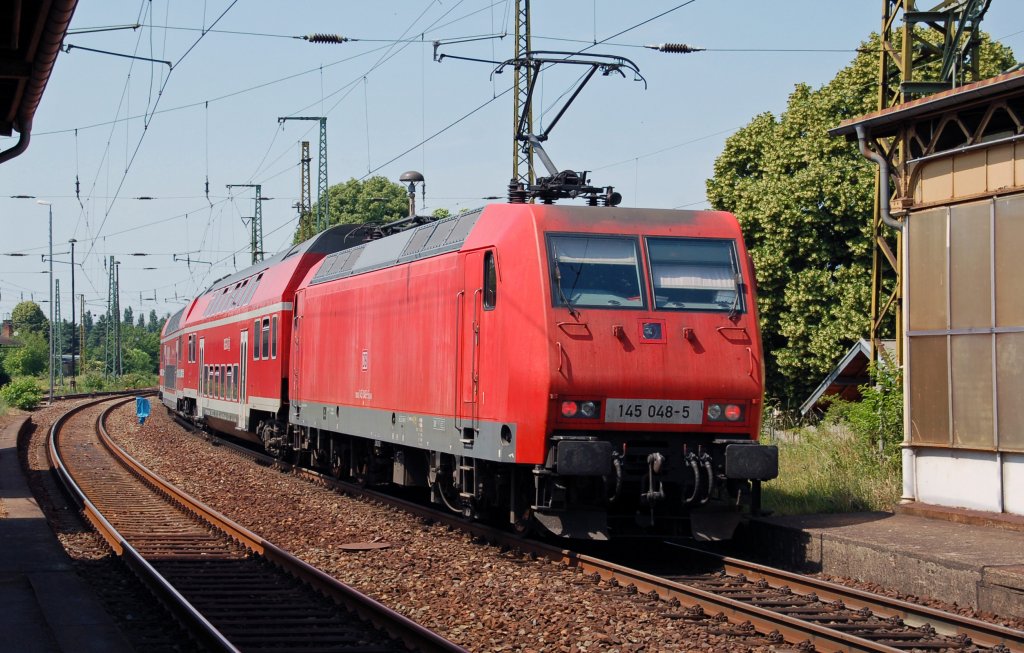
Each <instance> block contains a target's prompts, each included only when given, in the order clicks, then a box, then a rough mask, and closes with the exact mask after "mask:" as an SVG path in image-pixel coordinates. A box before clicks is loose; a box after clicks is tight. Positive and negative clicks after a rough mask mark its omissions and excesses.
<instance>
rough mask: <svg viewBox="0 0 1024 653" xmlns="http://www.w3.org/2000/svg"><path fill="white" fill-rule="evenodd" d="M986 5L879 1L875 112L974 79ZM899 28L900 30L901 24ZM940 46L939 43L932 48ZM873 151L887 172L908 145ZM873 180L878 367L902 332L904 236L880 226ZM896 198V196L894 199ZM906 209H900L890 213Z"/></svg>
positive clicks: (884, 143)
mask: <svg viewBox="0 0 1024 653" xmlns="http://www.w3.org/2000/svg"><path fill="white" fill-rule="evenodd" d="M990 3H991V0H942V1H941V2H938V3H936V4H935V5H934V6H933V7H931V8H930V9H921V8H919V7H918V3H917V0H882V30H881V35H882V36H881V53H880V56H879V71H878V105H877V106H878V110H879V111H882V110H885V109H889V108H892V107H895V106H897V105H900V104H903V103H904V102H907V101H909V100H912V99H914V98H915V97H919V96H922V95H928V94H930V93H936V92H939V91H943V90H948V89H950V88H954V87H956V86H960V85H962V84H964V83H965V82H966V81H971V80H972V79H977V77H978V46H979V45H980V43H981V35H980V31H979V28H978V25H979V24H980V22H981V19H982V18H983V17H984V15H985V12H986V11H987V10H988V6H989V4H990ZM900 22H902V23H903V25H902V27H900V26H899V23H900ZM937 41H938V43H936V42H937ZM873 143H874V146H875V151H876V152H878V153H879V154H880V155H881V156H883V157H885V159H886V160H888V162H889V164H890V169H892V170H898V169H901V168H902V166H903V164H905V163H906V159H907V144H906V143H905V142H902V141H901V140H900V139H888V140H878V139H874V140H873ZM878 175H879V173H876V175H875V203H874V210H873V213H872V222H871V225H872V227H871V240H872V261H871V322H870V325H869V328H870V342H871V358H872V360H877V359H878V357H879V355H880V352H881V340H882V336H883V331H884V329H885V323H886V321H887V319H888V317H889V315H891V314H893V313H894V314H895V318H896V334H897V336H898V335H899V334H900V333H902V329H903V310H902V298H903V273H902V267H903V256H902V247H903V242H902V239H903V235H902V231H896V232H895V236H894V237H893V236H891V235H890V234H891V233H892V232H891V231H889V230H888V227H887V226H886V225H885V221H884V218H883V215H882V210H881V199H882V198H881V197H880V195H879V192H880V188H881V187H882V183H881V180H880V178H879V176H878ZM897 194H899V192H898V191H897ZM902 208H903V207H902V206H900V205H899V204H898V203H897V204H894V205H893V207H892V209H893V212H894V213H897V212H899V211H900V210H901V209H902ZM896 358H897V361H899V362H902V360H903V345H902V338H900V337H897V338H896Z"/></svg>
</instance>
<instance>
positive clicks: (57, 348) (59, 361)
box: [50, 279, 64, 386]
mask: <svg viewBox="0 0 1024 653" xmlns="http://www.w3.org/2000/svg"><path fill="white" fill-rule="evenodd" d="M53 283H54V289H53V306H52V307H51V309H50V315H51V316H52V319H53V331H52V333H53V339H54V342H53V343H52V345H51V346H50V369H51V370H52V369H56V370H57V372H56V377H57V380H58V382H59V383H60V385H61V386H63V385H64V329H63V328H62V325H61V322H62V320H61V317H60V279H57V280H56V281H54V282H53Z"/></svg>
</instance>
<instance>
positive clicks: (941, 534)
mask: <svg viewBox="0 0 1024 653" xmlns="http://www.w3.org/2000/svg"><path fill="white" fill-rule="evenodd" d="M744 540H745V546H746V547H747V549H748V550H747V551H745V554H746V555H748V556H750V557H751V559H759V560H761V561H763V562H765V563H767V564H774V565H780V566H785V567H788V568H792V569H796V570H799V571H801V572H804V573H818V572H820V573H824V574H827V575H829V576H836V577H844V578H852V579H855V580H860V581H864V582H868V583H874V584H877V585H879V586H881V587H884V588H887V589H890V590H893V591H896V592H899V593H901V594H904V595H908V596H917V597H934V598H936V599H939V600H941V601H943V602H945V603H955V604H957V605H959V606H961V607H968V608H972V609H974V610H978V611H982V612H988V613H993V614H997V615H1000V616H1005V617H1015V618H1018V619H1019V618H1020V617H1021V616H1024V519H1021V518H1019V517H1014V516H1002V515H991V514H987V513H977V512H975V511H969V510H957V509H950V508H943V507H938V506H927V505H922V504H908V505H906V506H901V507H900V508H899V509H898V510H897V511H896V513H895V514H893V513H883V512H878V513H852V514H850V513H848V514H826V515H798V516H785V517H764V518H760V519H757V520H753V521H752V522H751V523H750V524H749V525H748V527H747V532H746V537H745V538H744Z"/></svg>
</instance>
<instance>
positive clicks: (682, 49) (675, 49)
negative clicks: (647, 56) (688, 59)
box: [644, 43, 705, 54]
mask: <svg viewBox="0 0 1024 653" xmlns="http://www.w3.org/2000/svg"><path fill="white" fill-rule="evenodd" d="M644 47H645V48H650V49H651V50H657V51H658V52H669V53H671V54H689V53H691V52H704V50H705V48H696V47H694V46H692V45H687V44H685V43H660V44H658V45H645V46H644Z"/></svg>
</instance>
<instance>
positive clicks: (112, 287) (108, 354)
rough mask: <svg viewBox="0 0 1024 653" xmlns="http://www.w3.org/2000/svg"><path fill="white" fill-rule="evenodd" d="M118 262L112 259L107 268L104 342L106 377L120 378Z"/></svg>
mask: <svg viewBox="0 0 1024 653" xmlns="http://www.w3.org/2000/svg"><path fill="white" fill-rule="evenodd" d="M117 266H118V263H117V261H115V260H114V257H113V256H111V257H110V263H109V265H108V266H107V324H106V330H105V331H106V332H105V333H104V342H103V372H104V374H105V375H106V376H108V377H111V376H120V375H121V370H122V367H123V366H122V362H121V302H120V298H119V293H118V281H119V279H118V274H117Z"/></svg>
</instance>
